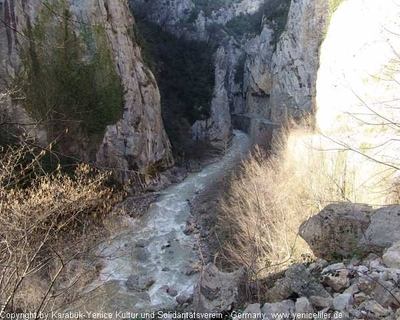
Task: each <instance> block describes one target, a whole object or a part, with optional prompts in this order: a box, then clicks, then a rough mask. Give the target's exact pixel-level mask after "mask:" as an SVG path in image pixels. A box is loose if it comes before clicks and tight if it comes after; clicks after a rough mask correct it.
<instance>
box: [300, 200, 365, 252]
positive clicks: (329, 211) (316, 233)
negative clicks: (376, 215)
mask: <svg viewBox="0 0 400 320" xmlns="http://www.w3.org/2000/svg"><path fill="white" fill-rule="evenodd" d="M372 211H373V210H372V208H371V207H370V206H368V205H365V204H353V203H347V202H344V203H337V204H330V205H328V206H327V207H325V209H323V210H322V211H321V212H320V213H319V214H317V215H316V216H313V217H312V218H310V219H309V220H308V221H306V222H304V223H303V224H302V225H301V226H300V235H301V237H302V238H303V239H304V240H305V241H306V242H307V243H308V244H309V245H310V247H311V249H312V250H313V252H314V254H315V255H316V256H318V257H321V258H323V259H333V258H338V257H350V256H352V255H354V254H355V253H359V252H360V251H368V250H369V248H368V246H366V245H364V244H362V243H363V240H364V234H365V231H366V230H367V228H368V226H369V223H370V218H369V216H370V214H371V213H372Z"/></svg>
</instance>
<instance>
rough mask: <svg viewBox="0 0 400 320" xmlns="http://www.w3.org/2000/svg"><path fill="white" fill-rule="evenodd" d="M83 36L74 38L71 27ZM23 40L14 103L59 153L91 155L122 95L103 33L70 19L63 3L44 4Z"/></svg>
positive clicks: (117, 114)
mask: <svg viewBox="0 0 400 320" xmlns="http://www.w3.org/2000/svg"><path fill="white" fill-rule="evenodd" d="M77 24H79V29H80V30H83V31H82V32H80V33H78V32H77V31H76V30H77V28H76V26H77ZM25 35H26V36H27V38H28V39H29V40H30V41H29V44H28V45H26V47H24V48H22V50H21V61H22V65H23V67H22V70H21V72H20V73H19V74H18V75H17V77H16V79H15V84H14V85H15V87H17V88H19V90H18V92H17V93H16V94H14V96H13V98H14V100H18V101H17V102H20V103H22V105H23V107H24V108H25V109H26V110H27V111H28V112H29V114H30V115H31V117H32V118H33V119H34V120H35V121H37V122H38V124H40V125H42V126H43V127H44V128H45V130H46V132H47V134H48V136H49V141H53V140H55V139H56V140H58V144H56V147H59V148H60V149H61V150H63V151H64V152H66V153H68V152H67V149H68V148H69V147H71V145H76V146H77V147H78V148H79V149H81V150H86V152H87V153H88V154H89V157H90V158H91V159H93V156H94V155H93V152H94V151H95V148H96V146H97V145H98V144H99V143H100V139H102V136H103V135H104V132H105V129H106V126H107V125H109V124H112V123H115V122H116V121H117V120H118V119H120V118H121V116H122V110H123V95H124V90H123V87H122V85H121V82H120V79H119V77H118V75H117V73H116V71H115V66H114V63H113V61H112V56H111V53H110V51H109V48H108V45H107V39H106V35H105V31H104V29H103V28H102V27H101V26H92V25H88V24H84V23H80V22H77V21H75V20H72V19H71V14H70V12H69V11H68V9H67V8H66V4H65V3H64V1H59V2H55V3H54V4H47V5H46V6H45V7H44V8H43V10H42V11H41V12H40V14H39V16H38V18H37V21H36V22H35V24H34V25H28V27H27V30H25Z"/></svg>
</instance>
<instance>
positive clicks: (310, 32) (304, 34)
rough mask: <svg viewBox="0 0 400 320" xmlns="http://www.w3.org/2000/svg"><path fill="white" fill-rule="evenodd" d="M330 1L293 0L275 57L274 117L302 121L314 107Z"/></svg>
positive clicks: (272, 89)
mask: <svg viewBox="0 0 400 320" xmlns="http://www.w3.org/2000/svg"><path fill="white" fill-rule="evenodd" d="M328 13H329V3H328V1H324V0H299V1H292V3H291V6H290V10H289V15H288V21H287V25H286V30H285V31H284V32H283V33H282V35H281V37H280V40H279V42H278V44H277V47H276V51H275V53H274V55H273V57H272V62H271V70H272V88H271V108H272V120H273V121H277V122H284V121H286V120H287V119H288V117H289V118H293V119H294V120H296V121H300V120H301V119H302V118H303V117H304V116H306V115H307V114H309V113H313V112H314V111H315V110H314V108H315V105H314V104H315V101H314V100H315V96H316V79H317V70H318V66H319V47H320V45H321V43H322V37H323V31H324V30H325V28H326V24H327V21H326V17H327V15H328Z"/></svg>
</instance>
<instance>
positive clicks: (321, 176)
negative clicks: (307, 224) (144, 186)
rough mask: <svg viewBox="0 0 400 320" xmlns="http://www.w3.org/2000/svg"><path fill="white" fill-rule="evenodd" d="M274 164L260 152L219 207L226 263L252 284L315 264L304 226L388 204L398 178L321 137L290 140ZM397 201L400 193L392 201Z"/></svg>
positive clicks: (299, 136)
mask: <svg viewBox="0 0 400 320" xmlns="http://www.w3.org/2000/svg"><path fill="white" fill-rule="evenodd" d="M275 149H276V150H280V151H279V152H278V153H277V154H275V155H274V156H271V157H269V158H267V157H266V155H265V154H264V153H263V152H262V151H260V150H258V149H257V150H256V151H255V152H254V153H253V155H252V156H251V157H250V158H249V159H248V160H246V161H245V162H244V163H243V167H242V170H241V171H240V173H237V174H236V175H235V176H234V177H233V178H232V181H231V184H230V188H229V190H228V191H227V193H226V196H225V197H224V198H223V199H222V200H221V201H220V207H221V211H222V213H221V215H220V217H219V221H218V234H219V237H220V242H221V245H222V255H223V257H224V260H225V261H227V262H228V263H229V264H231V265H233V266H234V267H239V266H245V267H247V268H248V270H250V271H251V275H252V276H253V277H254V278H261V277H264V276H266V275H267V274H269V273H271V272H277V271H279V270H282V269H283V268H284V267H286V266H287V265H288V264H290V263H293V261H299V260H300V261H301V260H303V259H304V257H310V250H309V248H308V246H307V244H306V243H305V242H304V241H303V240H302V239H301V238H300V237H299V235H298V230H299V226H300V224H301V223H302V222H303V221H305V220H307V219H308V218H309V217H311V216H312V215H315V214H317V213H318V212H319V211H320V210H321V209H322V208H324V207H325V206H326V205H328V204H329V203H332V202H336V201H351V202H365V203H369V204H376V205H378V204H387V203H390V202H391V201H392V200H393V199H395V197H388V190H389V189H390V190H394V189H393V188H391V186H392V184H391V183H392V181H393V174H394V173H395V171H396V170H391V168H388V167H387V166H385V165H380V164H378V163H376V162H374V161H370V160H369V159H367V158H366V157H365V156H364V155H362V154H358V153H356V152H354V151H352V150H344V149H343V148H341V147H340V146H338V145H337V144H334V143H333V142H332V141H329V140H327V139H325V138H324V137H322V136H319V135H314V134H311V133H308V132H292V133H291V134H290V136H286V137H284V138H283V139H282V140H281V141H280V142H279V143H278V144H277V145H276V146H275ZM395 194H398V193H395Z"/></svg>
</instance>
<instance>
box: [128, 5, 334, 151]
mask: <svg viewBox="0 0 400 320" xmlns="http://www.w3.org/2000/svg"><path fill="white" fill-rule="evenodd" d="M156 2H157V1H156ZM184 4H185V5H184ZM131 5H132V7H133V8H134V9H135V8H136V9H138V10H142V12H145V14H146V15H147V16H148V18H149V19H150V20H152V21H153V22H156V23H158V24H159V25H161V26H163V27H164V28H166V29H167V30H169V31H170V32H173V33H175V34H178V35H183V36H185V37H187V38H188V39H197V40H207V41H210V42H211V43H216V44H218V45H219V50H218V52H217V54H216V55H215V57H216V58H215V66H216V80H217V81H216V84H215V90H214V91H215V98H214V100H213V104H212V108H211V110H212V112H211V118H210V119H207V120H205V121H202V122H198V123H196V124H195V126H194V127H193V132H194V137H195V138H201V139H204V138H206V139H207V138H208V139H210V138H211V139H213V140H217V139H221V140H222V139H224V138H225V137H224V134H223V132H227V131H226V130H219V128H218V125H217V124H218V123H222V122H221V121H220V120H221V119H222V117H224V118H225V117H226V115H227V113H226V110H227V108H226V104H227V101H228V103H229V109H230V113H231V115H232V120H233V126H234V127H237V128H239V129H242V130H245V131H246V132H248V133H249V134H250V135H251V137H252V138H253V141H254V142H256V143H258V144H262V145H265V146H267V147H268V145H269V142H270V140H271V137H272V133H273V130H274V128H276V127H277V126H280V125H281V124H283V123H287V122H288V120H289V119H290V120H294V121H295V122H297V123H300V122H303V121H304V120H306V122H307V124H308V125H310V124H311V125H313V123H314V121H313V120H310V119H313V116H314V113H315V95H316V75H317V70H318V66H319V47H320V45H321V43H322V39H323V36H324V32H325V31H326V28H327V23H328V22H327V18H328V15H329V11H330V6H329V2H326V1H322V0H298V1H283V2H282V1H274V0H266V1H254V2H249V1H234V2H224V3H223V4H221V3H220V4H217V3H212V4H209V3H208V5H205V4H204V2H201V1H193V0H192V1H190V0H187V1H160V3H159V5H156V3H153V4H152V5H149V4H146V3H145V1H141V0H132V1H131ZM183 5H184V7H185V10H181V7H182V6H183ZM258 19H260V21H259V22H258ZM258 24H259V26H258ZM257 30H260V31H257ZM221 50H223V51H224V53H223V52H222V51H221ZM232 53H234V54H232ZM223 55H225V59H222V56H223ZM224 60H225V61H224ZM226 61H229V63H226ZM221 62H223V63H221ZM229 74H234V75H236V76H235V77H234V78H231V77H229V76H226V77H225V79H224V86H221V81H222V76H223V75H229ZM225 91H226V92H225ZM229 118H231V117H229ZM228 121H230V120H225V123H226V124H227V123H228ZM207 132H208V133H207Z"/></svg>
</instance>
